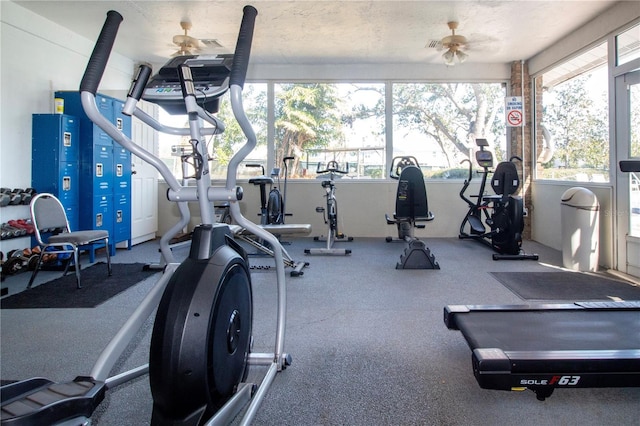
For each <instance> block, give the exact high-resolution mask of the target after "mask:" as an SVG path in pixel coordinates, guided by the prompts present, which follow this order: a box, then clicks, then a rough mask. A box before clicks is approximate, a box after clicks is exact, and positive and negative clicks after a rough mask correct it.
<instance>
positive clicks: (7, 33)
mask: <svg viewBox="0 0 640 426" xmlns="http://www.w3.org/2000/svg"><path fill="white" fill-rule="evenodd" d="M0 4H1V5H0V7H1V8H2V14H1V19H2V22H1V27H0V33H1V34H2V39H1V42H0V43H1V51H2V63H1V64H0V76H1V81H2V82H1V84H2V86H1V90H0V92H1V93H2V100H1V106H0V108H1V109H0V111H1V112H2V115H1V122H0V146H1V147H2V154H1V159H0V185H1V186H3V187H11V188H25V187H29V186H31V114H34V113H51V112H53V96H54V95H53V94H54V92H55V91H56V90H78V87H79V86H80V80H81V78H82V73H83V72H84V68H85V66H86V64H87V61H88V58H89V55H90V54H91V51H92V49H93V43H94V41H92V40H87V39H85V38H82V37H80V36H78V35H76V34H74V33H72V32H70V31H67V30H66V29H64V28H63V27H61V26H59V25H57V24H54V23H52V22H51V21H47V20H45V19H43V18H41V17H40V16H38V15H35V14H33V13H32V12H30V11H28V10H26V9H24V8H22V7H20V6H18V5H16V4H15V3H12V2H7V1H2V2H0ZM99 31H100V29H99V28H97V29H96V34H97V33H98V32H99ZM133 67H134V64H133V61H132V60H130V59H127V58H124V57H122V56H120V55H117V54H114V55H112V56H111V59H110V61H109V68H108V69H107V71H106V73H105V76H104V78H103V83H102V85H101V86H100V87H101V89H103V88H104V89H105V90H118V89H119V90H123V89H124V90H126V89H127V88H128V87H129V84H130V82H131V77H132V74H133ZM3 221H4V220H3Z"/></svg>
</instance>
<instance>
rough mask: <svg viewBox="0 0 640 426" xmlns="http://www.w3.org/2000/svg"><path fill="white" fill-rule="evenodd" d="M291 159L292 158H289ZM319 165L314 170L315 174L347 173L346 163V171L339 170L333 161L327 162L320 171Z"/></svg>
mask: <svg viewBox="0 0 640 426" xmlns="http://www.w3.org/2000/svg"><path fill="white" fill-rule="evenodd" d="M291 158H293V157H291ZM320 164H321V163H318V168H317V169H316V173H317V174H322V173H338V174H341V175H346V174H347V173H349V163H347V169H346V170H340V166H339V165H338V162H337V161H335V160H331V161H329V162H327V166H326V167H325V169H324V170H320Z"/></svg>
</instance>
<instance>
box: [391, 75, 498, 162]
mask: <svg viewBox="0 0 640 426" xmlns="http://www.w3.org/2000/svg"><path fill="white" fill-rule="evenodd" d="M393 88H394V92H393V108H394V110H393V114H394V117H395V119H396V120H397V123H398V124H399V125H400V126H402V127H404V128H407V129H410V130H413V131H416V132H419V133H421V134H423V135H425V137H426V140H427V141H434V142H435V143H437V145H438V146H439V147H440V149H441V150H442V153H443V154H444V155H445V156H446V157H447V159H448V162H449V165H450V166H452V165H454V164H457V163H458V162H459V161H460V160H462V159H463V158H467V157H468V155H469V150H470V149H472V148H474V147H475V144H474V140H475V139H476V138H485V139H487V140H489V142H490V144H491V145H492V146H493V147H494V149H495V150H496V151H499V149H498V148H499V145H500V143H499V142H500V141H502V140H504V132H505V127H504V120H503V119H502V116H501V113H502V112H503V107H504V96H505V92H504V88H503V87H502V86H501V85H499V84H486V83H483V84H479V83H477V84H476V83H443V84H440V83H430V84H424V83H408V84H394V86H393Z"/></svg>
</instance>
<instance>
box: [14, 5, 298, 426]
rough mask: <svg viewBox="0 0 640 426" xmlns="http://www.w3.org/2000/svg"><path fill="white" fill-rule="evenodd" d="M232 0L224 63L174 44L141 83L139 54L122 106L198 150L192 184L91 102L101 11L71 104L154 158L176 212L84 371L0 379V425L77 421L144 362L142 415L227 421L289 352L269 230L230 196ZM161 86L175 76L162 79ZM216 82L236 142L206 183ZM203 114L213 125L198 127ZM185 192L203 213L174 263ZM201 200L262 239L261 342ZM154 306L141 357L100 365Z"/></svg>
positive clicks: (238, 94) (228, 244) (280, 274)
mask: <svg viewBox="0 0 640 426" xmlns="http://www.w3.org/2000/svg"><path fill="white" fill-rule="evenodd" d="M243 11H244V14H243V18H242V23H241V26H240V32H239V35H238V41H237V45H236V50H235V53H234V55H233V61H232V64H231V65H230V66H228V61H227V59H228V58H214V59H205V60H204V61H200V60H198V58H197V57H193V56H183V57H180V58H174V61H175V60H178V63H177V64H176V63H175V62H174V65H175V66H173V72H170V71H171V70H170V69H169V71H167V69H166V67H165V69H164V71H165V72H168V75H159V76H154V78H153V79H152V80H151V81H149V84H147V82H148V80H149V76H150V75H151V69H150V68H149V67H148V66H146V65H141V66H140V68H139V71H138V74H137V75H136V78H135V80H134V82H133V83H132V86H131V89H130V91H129V94H128V97H127V102H126V103H125V106H124V108H123V112H124V113H125V114H128V115H133V116H135V117H137V118H138V119H140V120H141V121H142V122H144V123H145V124H147V125H149V126H151V127H153V128H154V129H156V130H158V131H164V132H168V133H172V134H177V135H187V136H190V137H191V141H190V142H191V144H192V145H193V146H194V151H196V152H197V153H198V155H197V156H196V158H197V160H198V161H197V162H196V179H197V185H196V187H185V186H182V185H180V184H179V182H178V181H177V179H176V178H175V177H174V176H173V174H172V173H171V172H170V170H169V169H168V168H167V166H166V165H165V164H164V163H163V162H162V160H160V158H158V157H156V156H154V155H153V154H152V153H150V152H148V151H146V150H145V149H143V148H142V147H140V146H138V145H136V144H135V143H133V141H131V139H129V138H128V137H127V136H126V135H125V134H124V133H122V132H121V131H120V130H119V129H118V128H117V127H116V126H114V125H113V124H112V123H111V122H110V121H109V120H108V119H107V118H105V117H103V116H102V115H101V113H100V111H99V110H98V108H97V106H96V102H95V95H96V92H97V90H98V86H99V83H100V80H101V78H102V75H103V73H104V71H105V68H106V64H107V61H108V58H109V55H110V52H111V49H112V47H113V43H114V41H115V38H116V33H117V31H118V27H119V25H120V23H121V22H122V20H123V18H122V16H121V15H120V14H119V13H117V12H115V11H110V12H108V14H107V18H106V21H105V24H104V26H103V29H102V31H101V33H100V36H99V38H98V40H97V42H96V45H95V48H94V51H93V53H92V55H91V58H90V60H89V63H88V65H87V68H86V71H85V74H84V76H83V79H82V82H81V85H80V91H81V99H82V104H83V107H84V109H85V112H86V113H87V115H88V116H89V118H90V119H91V120H92V121H93V122H94V123H95V124H97V125H98V126H99V127H100V128H101V129H102V130H104V131H105V132H106V133H107V134H108V135H109V136H110V137H111V138H112V139H114V140H115V141H116V142H117V143H119V144H120V145H122V146H123V147H125V148H126V149H128V150H130V151H131V152H132V153H134V154H135V155H137V156H138V157H140V158H142V159H143V160H145V161H147V162H149V163H150V164H152V165H153V166H154V167H155V168H156V169H157V170H158V172H159V173H160V174H161V175H162V176H163V178H164V179H165V180H166V181H167V184H168V185H169V190H168V191H167V198H168V199H169V200H171V201H175V202H176V203H177V204H178V207H179V211H180V214H181V220H180V221H179V223H177V224H176V225H175V226H174V227H173V228H172V229H171V230H170V231H169V232H168V233H167V235H168V236H167V237H166V238H165V237H164V236H163V238H162V239H161V247H160V249H161V253H162V255H163V257H164V258H165V259H166V267H165V269H164V271H163V273H162V276H161V278H160V279H159V280H158V282H157V283H155V285H154V286H153V287H152V288H151V289H150V291H149V293H148V294H147V295H146V296H145V298H144V300H143V301H142V302H141V303H140V304H139V306H138V307H137V308H136V310H135V311H134V312H133V314H132V315H131V317H129V319H128V320H127V321H126V322H125V324H124V325H123V327H122V328H121V329H120V330H119V331H118V332H117V334H116V335H115V336H114V337H113V338H112V340H111V341H110V343H109V344H108V345H107V346H106V347H105V349H104V350H103V351H102V353H101V354H100V356H99V358H98V360H97V361H96V363H95V364H94V367H93V369H92V371H91V372H90V373H89V375H86V376H78V377H76V378H75V379H74V380H72V381H70V382H66V383H54V382H52V381H50V380H47V379H43V378H34V379H28V380H24V381H20V382H15V383H12V384H9V385H6V386H3V387H2V397H1V398H2V414H1V416H2V417H1V421H2V424H3V425H4V424H7V425H23V424H85V423H88V422H90V421H89V419H90V418H91V416H92V413H93V411H94V410H95V408H96V407H97V406H98V405H99V404H100V403H101V401H102V400H103V399H104V397H105V393H106V392H107V391H108V390H109V389H112V388H113V387H115V386H118V385H120V384H123V383H125V382H128V381H131V380H133V379H135V378H137V377H139V376H141V375H143V374H146V373H147V372H148V374H149V382H150V387H151V395H152V397H153V414H152V418H151V424H152V425H178V424H179V425H202V424H228V423H230V422H231V421H233V420H234V419H235V417H236V416H237V415H238V413H240V412H241V411H242V410H243V409H244V410H245V411H244V414H243V418H242V420H241V421H240V422H239V423H240V424H249V423H250V422H251V421H252V419H253V418H254V417H255V415H256V413H257V410H258V407H259V405H260V403H261V401H262V400H263V398H264V396H265V394H266V392H267V390H268V388H269V387H270V385H271V384H272V383H273V381H274V379H275V377H276V373H278V372H280V371H282V370H283V369H284V368H286V366H287V365H289V364H290V362H291V358H290V356H289V355H288V354H286V353H284V332H285V315H286V293H285V292H286V286H285V275H284V263H283V256H282V250H281V249H280V248H281V246H280V243H279V242H278V240H277V238H275V236H273V235H272V234H270V233H269V232H267V231H264V230H263V229H261V228H260V227H259V226H257V225H255V224H253V223H252V222H251V221H249V220H247V219H246V218H244V217H243V216H242V214H241V212H240V206H239V203H238V202H239V201H240V200H241V199H242V188H241V187H239V186H236V172H237V169H238V165H239V164H240V162H241V161H242V160H243V159H244V158H245V157H246V155H247V154H248V153H249V152H251V151H252V150H253V148H254V147H255V145H256V137H255V133H254V132H253V129H252V127H251V124H250V123H249V121H248V119H247V117H246V114H245V112H244V110H243V107H242V90H243V86H244V80H245V76H246V71H247V66H248V61H249V55H250V50H251V41H252V37H253V29H254V24H255V19H256V16H257V10H256V9H255V8H253V7H251V6H245V8H244V10H243ZM192 60H193V65H194V68H193V73H192V69H191V68H190V61H192ZM170 68H171V67H170ZM206 70H209V71H212V70H213V71H212V72H213V73H212V74H211V75H207V76H205V75H203V74H202V73H205V71H206ZM165 74H166V73H165ZM213 74H215V75H216V78H217V77H220V78H219V81H217V82H216V83H215V84H213V82H212V80H211V78H210V77H211V76H212V75H213ZM203 79H205V80H203ZM201 85H202V87H200V86H201ZM145 87H146V89H145ZM170 87H179V88H173V89H171V90H169V88H170ZM200 89H202V90H200ZM227 89H229V90H230V95H231V105H232V108H233V113H234V116H235V118H236V120H237V121H238V123H239V124H240V127H241V128H242V131H243V132H244V134H245V136H246V138H247V142H246V143H245V145H244V146H243V147H242V148H241V149H240V150H239V151H238V152H237V153H236V154H235V155H234V156H233V158H232V159H231V161H230V163H229V167H228V171H227V180H226V185H225V186H224V187H211V186H209V171H208V160H207V151H206V147H205V144H204V142H203V138H202V136H203V135H205V134H208V135H211V134H217V133H221V132H222V131H223V130H224V124H223V123H222V122H220V121H219V120H217V119H216V118H215V117H214V116H213V115H212V114H211V113H213V112H216V111H217V106H218V102H219V97H220V95H221V94H223V93H224V92H226V91H227ZM205 91H206V92H207V93H206V94H205ZM211 91H215V92H216V93H215V95H212V94H211ZM143 93H144V99H146V100H148V101H151V102H156V103H158V104H160V105H163V106H164V107H167V108H165V109H167V110H170V109H173V108H174V107H175V108H177V109H178V110H183V111H185V112H186V113H187V114H188V116H189V128H188V129H179V128H171V127H167V126H164V125H162V124H161V123H159V122H158V121H156V120H155V119H154V118H152V117H150V116H149V115H147V114H146V113H144V112H143V111H142V110H141V109H139V108H137V107H136V104H137V102H138V101H139V100H140V98H141V97H143ZM165 96H166V97H165ZM163 101H166V102H163ZM200 105H203V106H200ZM205 107H206V109H205ZM203 122H208V123H211V124H212V125H213V127H205V126H203ZM190 201H192V202H195V201H198V202H199V204H200V209H201V213H202V221H203V223H202V224H201V225H200V226H198V227H196V229H195V230H194V232H193V240H192V245H191V249H190V253H189V256H188V258H187V259H186V260H185V261H184V262H183V263H181V264H177V263H175V262H174V259H173V254H172V252H171V248H170V246H169V240H170V238H171V234H172V233H173V234H175V231H178V230H180V229H182V228H183V226H184V224H185V223H187V222H188V221H189V210H188V206H187V203H188V202H190ZM212 201H227V202H229V209H230V213H231V215H232V217H233V220H234V221H235V222H237V223H238V224H239V225H241V226H243V227H245V228H247V229H248V230H250V231H251V232H252V233H254V234H255V235H258V236H259V237H261V238H263V239H264V240H266V241H268V242H269V243H270V244H271V246H272V247H273V248H274V250H273V251H274V257H275V259H276V272H277V273H276V277H277V293H278V295H277V304H278V307H277V319H276V324H275V325H276V330H275V346H274V351H273V352H272V353H255V352H253V351H252V348H251V342H252V336H251V332H252V320H253V303H252V288H251V276H250V274H249V267H248V262H247V257H246V254H245V253H244V251H243V250H242V248H241V247H240V246H239V245H238V244H237V243H235V242H234V241H233V239H232V238H231V232H230V231H229V229H228V226H227V225H226V224H215V223H214V220H213V218H214V214H213V206H212ZM156 310H157V313H156V317H155V322H154V325H153V331H152V336H151V347H150V355H149V363H148V364H146V365H142V366H140V367H137V368H134V369H132V370H129V371H126V372H123V373H120V374H116V375H111V374H112V370H113V369H114V367H115V366H116V364H117V363H118V361H119V359H120V358H121V357H122V356H123V355H124V354H125V352H126V350H127V347H128V345H129V343H131V342H132V340H134V338H135V336H136V334H137V332H138V331H139V330H140V329H141V327H142V326H143V325H144V323H145V321H146V319H147V318H148V317H149V316H150V315H151V314H152V313H153V312H154V311H156ZM249 366H263V367H265V368H266V373H265V375H264V377H263V378H262V380H261V382H260V383H259V384H254V383H247V382H245V379H246V377H247V374H248V367H249Z"/></svg>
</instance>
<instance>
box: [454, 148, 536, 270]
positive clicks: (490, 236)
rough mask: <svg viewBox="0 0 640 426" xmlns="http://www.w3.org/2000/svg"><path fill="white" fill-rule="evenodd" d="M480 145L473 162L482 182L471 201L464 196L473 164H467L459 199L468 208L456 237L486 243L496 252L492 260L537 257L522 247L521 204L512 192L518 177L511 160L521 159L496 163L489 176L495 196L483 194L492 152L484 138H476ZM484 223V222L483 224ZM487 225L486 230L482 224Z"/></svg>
mask: <svg viewBox="0 0 640 426" xmlns="http://www.w3.org/2000/svg"><path fill="white" fill-rule="evenodd" d="M476 145H478V146H479V147H480V150H479V151H476V162H477V163H478V165H479V166H480V167H482V171H481V172H479V173H481V174H482V182H481V183H480V190H479V191H478V195H471V197H472V198H475V199H476V200H475V202H474V201H473V200H471V199H470V198H468V197H467V196H466V195H465V192H466V190H467V188H468V187H469V185H470V184H471V180H472V179H473V164H472V163H471V161H470V160H468V159H465V160H462V162H461V163H460V164H462V163H465V162H467V163H469V176H468V178H467V179H465V181H464V184H463V186H462V189H461V190H460V198H462V199H463V200H464V201H465V202H466V203H467V204H468V205H469V211H468V212H467V214H466V215H465V217H464V219H463V220H462V223H461V224H460V234H459V235H458V238H460V239H474V240H477V241H480V242H482V243H484V244H487V245H488V246H489V247H491V248H492V249H493V250H495V251H496V253H494V254H493V260H538V255H537V254H527V253H525V252H524V251H523V250H522V231H523V229H524V205H523V201H522V197H519V196H516V195H513V194H514V193H515V192H516V191H517V190H518V188H519V187H520V178H519V177H518V170H517V168H516V165H515V163H514V160H518V161H522V159H521V158H519V157H517V156H513V157H511V158H510V159H509V161H503V162H501V163H498V166H497V167H496V169H495V171H494V172H493V176H492V178H491V187H492V188H493V191H494V192H495V195H486V194H485V187H486V184H487V179H488V177H489V174H490V173H492V171H491V170H490V169H491V168H492V167H493V154H491V151H487V150H485V147H487V146H489V143H488V142H487V140H486V139H476ZM483 222H484V223H483ZM485 223H486V224H487V225H488V226H489V230H488V231H487V228H486V227H485Z"/></svg>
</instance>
